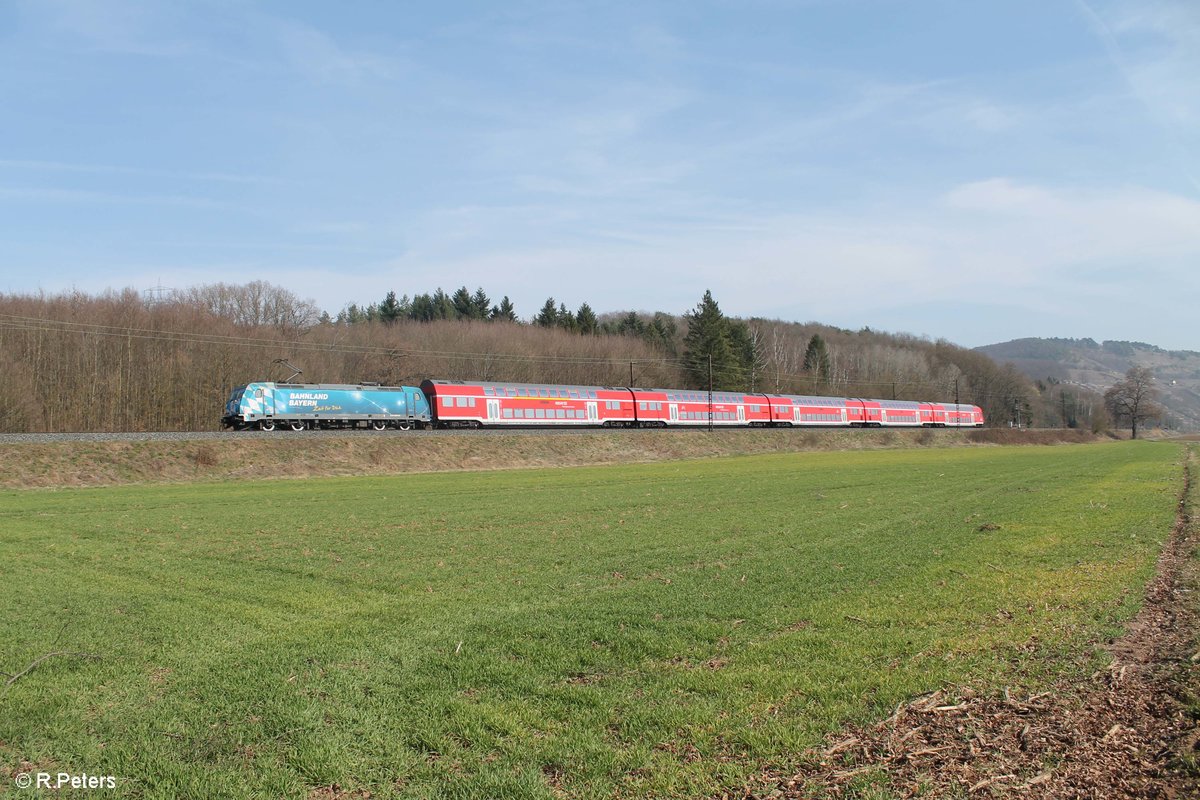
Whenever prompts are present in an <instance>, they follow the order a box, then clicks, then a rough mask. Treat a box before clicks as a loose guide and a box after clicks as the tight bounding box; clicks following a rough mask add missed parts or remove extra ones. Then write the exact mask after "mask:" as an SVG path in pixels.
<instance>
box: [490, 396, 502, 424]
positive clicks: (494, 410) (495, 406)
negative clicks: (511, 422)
mask: <svg viewBox="0 0 1200 800" xmlns="http://www.w3.org/2000/svg"><path fill="white" fill-rule="evenodd" d="M487 412H488V422H498V421H499V419H500V401H499V400H494V399H489V400H488V401H487Z"/></svg>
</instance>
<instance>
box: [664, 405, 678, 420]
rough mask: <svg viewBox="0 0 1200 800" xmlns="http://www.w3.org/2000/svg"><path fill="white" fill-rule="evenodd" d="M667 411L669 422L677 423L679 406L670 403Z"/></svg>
mask: <svg viewBox="0 0 1200 800" xmlns="http://www.w3.org/2000/svg"><path fill="white" fill-rule="evenodd" d="M667 410H668V411H669V412H670V416H671V422H679V406H678V405H676V404H675V403H670V404H669V405H668V406H667Z"/></svg>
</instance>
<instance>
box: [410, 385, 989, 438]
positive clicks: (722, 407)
mask: <svg viewBox="0 0 1200 800" xmlns="http://www.w3.org/2000/svg"><path fill="white" fill-rule="evenodd" d="M421 390H422V391H423V392H424V393H425V395H426V397H427V398H428V401H429V407H430V411H431V413H432V415H433V422H434V424H435V425H437V426H438V427H482V426H485V425H487V426H510V427H520V426H526V427H571V426H575V427H587V426H592V427H595V426H603V427H641V428H651V427H680V428H685V427H701V426H708V425H710V424H711V425H713V426H714V427H767V426H771V427H782V426H813V427H938V428H941V427H954V428H961V427H983V422H984V420H983V411H982V410H981V409H980V408H979V407H978V406H972V405H964V404H955V403H925V402H917V401H913V400H868V399H862V398H854V397H814V396H805V395H775V394H752V393H744V392H713V393H712V394H711V397H710V395H709V393H708V392H704V391H695V390H688V389H639V388H628V387H620V386H571V385H551V384H531V383H508V382H487V383H472V382H468V381H435V380H427V381H425V382H423V383H422V384H421Z"/></svg>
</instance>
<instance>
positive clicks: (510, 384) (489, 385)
mask: <svg viewBox="0 0 1200 800" xmlns="http://www.w3.org/2000/svg"><path fill="white" fill-rule="evenodd" d="M425 384H429V385H430V386H433V387H434V388H435V389H441V388H444V387H451V388H453V387H456V386H463V387H466V386H470V387H476V386H477V387H479V388H481V389H496V388H500V387H503V388H505V389H508V388H513V389H567V390H572V389H573V390H575V391H584V392H596V391H600V392H626V391H629V390H628V389H626V388H625V387H624V386H584V385H581V384H574V383H522V382H521V381H439V380H433V379H427V380H425V381H423V382H422V383H421V385H422V386H424V385H425Z"/></svg>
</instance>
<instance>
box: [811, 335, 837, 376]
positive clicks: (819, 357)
mask: <svg viewBox="0 0 1200 800" xmlns="http://www.w3.org/2000/svg"><path fill="white" fill-rule="evenodd" d="M804 371H805V372H810V373H812V374H813V375H816V376H817V377H818V378H820V379H821V381H822V382H823V383H829V378H830V373H831V372H832V368H831V364H830V360H829V350H828V348H826V346H825V340H824V339H822V338H821V334H819V333H814V334H813V336H812V338H811V339H809V340H808V349H807V350H805V351H804Z"/></svg>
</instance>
